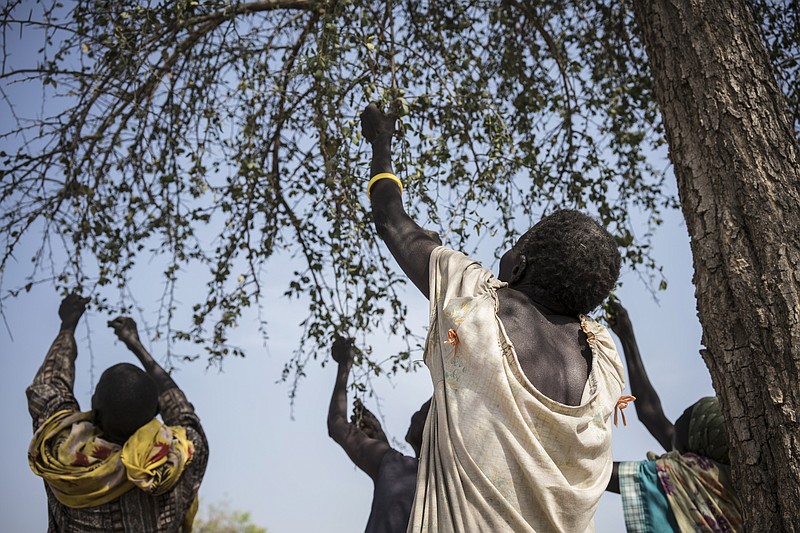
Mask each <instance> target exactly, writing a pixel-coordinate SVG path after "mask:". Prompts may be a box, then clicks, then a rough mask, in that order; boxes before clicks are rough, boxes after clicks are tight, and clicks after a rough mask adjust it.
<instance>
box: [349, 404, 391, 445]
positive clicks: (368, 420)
mask: <svg viewBox="0 0 800 533" xmlns="http://www.w3.org/2000/svg"><path fill="white" fill-rule="evenodd" d="M350 423H351V424H353V425H355V426H356V427H357V428H358V429H360V430H361V431H363V432H364V434H365V435H366V436H367V437H369V438H371V439H377V440H382V441H383V442H386V443H388V442H389V439H388V438H387V437H386V433H384V432H383V426H381V423H380V422H379V421H378V418H377V417H376V416H375V415H374V414H372V411H370V410H369V409H367V408H366V407H364V404H363V403H361V400H359V399H358V398H356V399H355V400H353V416H351V417H350Z"/></svg>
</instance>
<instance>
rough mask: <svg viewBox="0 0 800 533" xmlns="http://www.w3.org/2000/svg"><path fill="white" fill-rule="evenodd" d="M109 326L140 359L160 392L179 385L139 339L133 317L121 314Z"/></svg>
mask: <svg viewBox="0 0 800 533" xmlns="http://www.w3.org/2000/svg"><path fill="white" fill-rule="evenodd" d="M108 326H109V327H110V328H112V329H113V330H114V333H116V335H117V337H118V338H119V340H121V341H122V342H123V343H125V346H127V347H128V349H129V350H130V351H132V352H133V354H134V355H135V356H136V358H137V359H139V362H140V363H142V366H143V367H144V370H145V372H147V373H148V375H149V376H150V377H151V378H153V381H155V382H156V386H157V387H158V393H159V394H161V393H162V392H164V391H166V390H169V389H172V388H174V387H177V386H178V385H176V384H175V382H174V381H173V380H172V378H171V377H170V375H169V374H167V371H166V370H164V369H163V368H162V367H161V365H159V364H158V363H157V362H156V360H155V359H153V356H152V355H150V353H149V352H148V351H147V349H146V348H145V347H144V345H143V344H142V342H141V341H140V340H139V331H138V330H137V329H136V322H134V321H133V319H132V318H130V317H126V316H120V317H117V318H115V319H114V320H111V321H109V322H108Z"/></svg>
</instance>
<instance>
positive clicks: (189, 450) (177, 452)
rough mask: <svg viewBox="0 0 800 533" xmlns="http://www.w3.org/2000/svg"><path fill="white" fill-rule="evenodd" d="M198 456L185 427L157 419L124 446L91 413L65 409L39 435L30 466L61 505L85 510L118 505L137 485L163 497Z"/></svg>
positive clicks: (34, 437)
mask: <svg viewBox="0 0 800 533" xmlns="http://www.w3.org/2000/svg"><path fill="white" fill-rule="evenodd" d="M193 453H194V446H193V444H192V442H191V441H190V440H188V439H187V437H186V430H185V429H183V428H182V427H179V426H172V427H168V426H165V425H163V424H162V423H161V422H160V421H159V420H157V419H153V420H151V421H150V422H148V423H147V424H145V425H144V426H142V427H141V428H139V429H138V430H137V431H136V433H134V434H133V435H132V436H131V437H130V438H129V439H128V441H127V442H126V443H125V445H124V446H122V447H121V446H119V445H118V444H114V443H112V442H108V441H106V440H104V439H103V438H102V437H101V436H100V430H99V428H97V427H96V426H95V425H94V424H92V422H91V412H77V411H59V412H57V413H55V414H54V415H53V416H51V417H50V418H48V419H47V421H45V423H44V424H42V426H41V427H40V428H39V429H38V430H37V431H36V433H35V434H34V436H33V440H32V441H31V444H30V447H29V448H28V464H29V465H30V467H31V470H33V472H34V474H36V475H37V476H41V477H42V478H44V480H45V481H46V482H47V484H48V486H49V487H50V489H51V490H52V491H53V494H54V495H55V497H56V498H57V499H58V501H59V502H61V503H62V504H63V505H66V506H67V507H72V508H75V509H83V508H86V507H94V506H97V505H102V504H104V503H108V502H111V501H114V500H115V499H117V498H119V497H120V496H122V495H123V494H125V493H126V492H127V491H129V490H131V489H132V488H133V487H134V486H136V487H139V488H140V489H142V490H144V491H147V492H149V493H151V494H154V495H159V494H163V493H164V492H166V491H168V490H169V489H170V488H172V486H173V485H174V484H175V483H176V482H177V480H178V479H179V478H180V476H181V473H182V472H183V469H184V468H185V466H186V464H187V463H188V462H189V461H191V458H192V454H193Z"/></svg>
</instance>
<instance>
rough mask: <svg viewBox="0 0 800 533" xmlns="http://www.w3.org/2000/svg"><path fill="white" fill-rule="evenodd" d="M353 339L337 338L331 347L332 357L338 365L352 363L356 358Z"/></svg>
mask: <svg viewBox="0 0 800 533" xmlns="http://www.w3.org/2000/svg"><path fill="white" fill-rule="evenodd" d="M353 340H354V339H353V338H352V337H336V340H335V341H333V346H332V347H331V357H333V360H334V361H336V362H337V363H338V364H340V365H341V364H343V363H352V362H353V359H355V356H356V350H355V347H354V346H353Z"/></svg>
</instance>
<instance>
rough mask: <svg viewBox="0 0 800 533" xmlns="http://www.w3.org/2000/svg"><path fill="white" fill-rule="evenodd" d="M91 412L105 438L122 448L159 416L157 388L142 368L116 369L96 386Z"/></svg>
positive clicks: (127, 365) (120, 367) (108, 373)
mask: <svg viewBox="0 0 800 533" xmlns="http://www.w3.org/2000/svg"><path fill="white" fill-rule="evenodd" d="M92 411H93V417H94V422H95V424H96V425H97V426H98V427H99V428H100V430H101V431H102V432H103V438H105V439H106V440H110V441H111V442H116V443H117V444H123V443H124V442H125V441H126V440H128V438H129V437H130V436H131V435H133V434H134V433H136V430H138V429H139V428H140V427H142V426H143V425H145V424H147V423H148V422H149V421H150V420H152V419H153V417H154V416H156V415H157V414H158V387H157V386H156V384H155V382H154V381H153V379H152V378H151V377H150V376H148V375H147V374H146V373H145V372H144V371H143V370H142V369H141V368H139V367H137V366H134V365H132V364H129V363H120V364H117V365H114V366H112V367H110V368H108V369H106V371H105V372H103V375H101V376H100V380H99V381H98V382H97V386H96V387H95V389H94V394H93V395H92Z"/></svg>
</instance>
